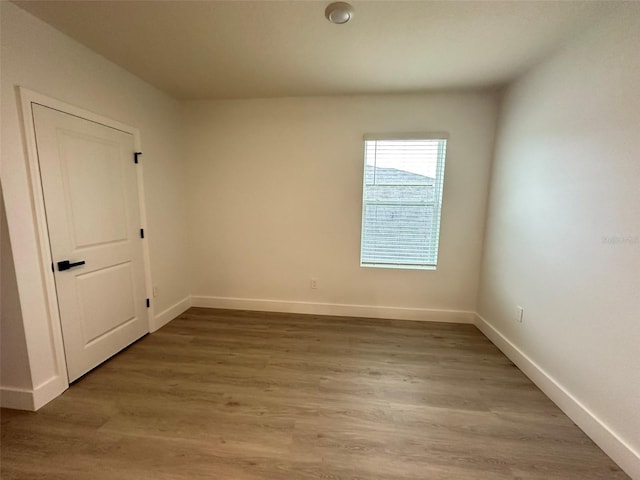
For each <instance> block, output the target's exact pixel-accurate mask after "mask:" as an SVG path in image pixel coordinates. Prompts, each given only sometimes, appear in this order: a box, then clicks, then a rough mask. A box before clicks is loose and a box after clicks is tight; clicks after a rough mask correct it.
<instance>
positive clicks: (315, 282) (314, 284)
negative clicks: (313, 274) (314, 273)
mask: <svg viewBox="0 0 640 480" xmlns="http://www.w3.org/2000/svg"><path fill="white" fill-rule="evenodd" d="M310 286H311V288H312V289H313V290H316V289H317V288H318V279H317V278H312V279H311V284H310Z"/></svg>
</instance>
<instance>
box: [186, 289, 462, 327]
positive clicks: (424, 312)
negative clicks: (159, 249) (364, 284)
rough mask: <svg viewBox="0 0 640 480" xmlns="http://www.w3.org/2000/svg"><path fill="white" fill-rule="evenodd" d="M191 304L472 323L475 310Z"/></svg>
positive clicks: (212, 300)
mask: <svg viewBox="0 0 640 480" xmlns="http://www.w3.org/2000/svg"><path fill="white" fill-rule="evenodd" d="M191 305H192V306H194V307H204V308H227V309H231V310H252V311H262V312H282V313H302V314H311V315H336V316H344V317H366V318H388V319H393V320H418V321H425V322H447V323H473V320H474V317H475V313H474V312H467V311H461V310H433V309H427V308H403V307H386V306H376V305H348V304H338V303H314V302H295V301H286V300H268V299H257V298H231V297H207V296H202V295H193V296H192V297H191Z"/></svg>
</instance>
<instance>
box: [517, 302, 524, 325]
mask: <svg viewBox="0 0 640 480" xmlns="http://www.w3.org/2000/svg"><path fill="white" fill-rule="evenodd" d="M523 320H524V308H522V307H521V306H520V305H518V306H516V322H518V323H522V321H523Z"/></svg>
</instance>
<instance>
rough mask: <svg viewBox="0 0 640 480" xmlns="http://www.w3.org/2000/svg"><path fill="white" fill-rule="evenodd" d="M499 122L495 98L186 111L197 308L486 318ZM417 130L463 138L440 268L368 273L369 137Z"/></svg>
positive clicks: (196, 106) (288, 103) (455, 144)
mask: <svg viewBox="0 0 640 480" xmlns="http://www.w3.org/2000/svg"><path fill="white" fill-rule="evenodd" d="M496 112H497V100H496V98H495V97H494V96H493V95H490V94H443V95H414V96H370V97H330V98H284V99H261V100H226V101H201V102H200V101H196V102H188V103H186V104H185V112H184V113H185V119H186V125H187V130H188V132H187V145H188V157H189V161H190V165H189V179H188V183H189V186H190V189H189V212H190V223H189V231H190V238H189V245H190V253H191V269H192V277H193V282H192V286H193V288H192V293H193V294H194V295H195V298H194V304H196V305H207V306H232V307H237V308H243V307H246V308H260V309H274V310H290V311H305V312H315V313H342V314H344V313H351V314H369V315H380V316H397V317H401V318H403V317H410V318H413V317H421V316H427V317H429V318H434V317H433V313H434V312H431V310H434V309H435V310H452V311H456V312H465V311H475V302H476V294H477V286H478V275H479V267H480V254H481V249H482V246H481V242H482V236H483V225H484V212H485V202H486V194H487V187H488V176H489V163H490V159H491V154H492V147H493V138H494V125H495V119H496ZM416 131H418V132H420V131H426V132H440V131H446V132H449V133H450V139H449V142H448V146H447V164H446V176H445V188H444V205H443V213H442V229H441V241H440V256H439V264H438V269H437V270H436V271H424V270H395V269H377V268H361V267H360V266H359V259H360V253H359V252H360V250H359V249H360V223H361V208H362V169H363V144H362V136H363V134H365V133H385V132H386V133H389V132H416ZM311 277H316V278H318V280H319V283H318V285H319V287H318V289H317V290H312V289H311V288H310V279H311ZM212 297H213V298H212ZM300 302H305V303H300ZM319 304H320V305H319ZM326 304H331V306H328V305H326ZM335 305H338V307H336V306H335ZM344 305H358V306H361V307H358V308H353V307H351V308H347V307H342V306H344ZM381 306H385V307H397V308H396V309H380V308H377V307H381ZM402 309H405V310H402ZM425 310H426V311H425ZM437 318H439V319H453V318H456V319H461V318H462V317H461V316H460V315H458V316H455V317H451V316H447V315H444V316H443V315H439V316H437Z"/></svg>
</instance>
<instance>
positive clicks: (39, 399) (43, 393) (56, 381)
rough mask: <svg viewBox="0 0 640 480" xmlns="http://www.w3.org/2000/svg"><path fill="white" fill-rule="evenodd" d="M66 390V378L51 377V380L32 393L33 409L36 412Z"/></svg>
mask: <svg viewBox="0 0 640 480" xmlns="http://www.w3.org/2000/svg"><path fill="white" fill-rule="evenodd" d="M67 388H69V382H68V381H67V379H66V378H62V377H60V376H58V377H51V379H49V380H47V381H46V382H44V383H42V384H41V385H38V386H37V387H36V388H35V390H34V391H33V409H34V410H38V409H39V408H40V407H42V406H44V405H46V404H47V403H49V402H50V401H51V400H53V399H54V398H56V397H58V396H59V395H61V394H62V393H63V392H64V391H65V390H66V389H67Z"/></svg>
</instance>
